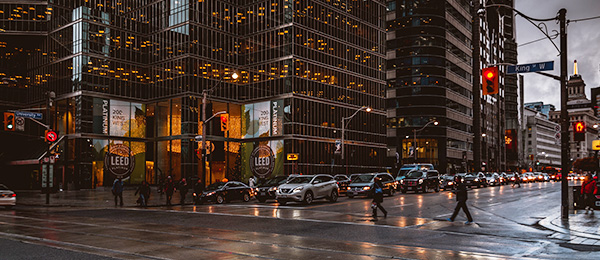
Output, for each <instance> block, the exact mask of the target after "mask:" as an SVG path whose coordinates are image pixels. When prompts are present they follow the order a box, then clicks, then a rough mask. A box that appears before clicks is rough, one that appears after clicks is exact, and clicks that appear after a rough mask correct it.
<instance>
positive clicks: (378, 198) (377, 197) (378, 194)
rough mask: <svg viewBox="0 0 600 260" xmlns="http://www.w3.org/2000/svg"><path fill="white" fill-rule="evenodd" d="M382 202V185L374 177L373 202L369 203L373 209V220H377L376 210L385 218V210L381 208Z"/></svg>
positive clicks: (379, 179)
mask: <svg viewBox="0 0 600 260" xmlns="http://www.w3.org/2000/svg"><path fill="white" fill-rule="evenodd" d="M382 202H383V183H382V182H381V178H379V177H375V183H373V202H372V203H371V208H373V218H377V209H380V210H381V212H383V217H384V218H387V210H385V209H384V208H383V206H381V203H382Z"/></svg>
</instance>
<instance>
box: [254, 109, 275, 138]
mask: <svg viewBox="0 0 600 260" xmlns="http://www.w3.org/2000/svg"><path fill="white" fill-rule="evenodd" d="M253 120H254V121H255V122H256V123H255V124H254V125H258V130H257V131H256V133H254V137H269V136H271V102H269V101H267V102H260V103H256V104H254V116H253Z"/></svg>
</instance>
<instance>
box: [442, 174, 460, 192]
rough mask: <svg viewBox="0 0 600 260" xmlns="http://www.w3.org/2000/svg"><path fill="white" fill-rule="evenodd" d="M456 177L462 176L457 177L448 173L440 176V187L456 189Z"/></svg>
mask: <svg viewBox="0 0 600 260" xmlns="http://www.w3.org/2000/svg"><path fill="white" fill-rule="evenodd" d="M455 178H460V177H455V176H452V175H447V174H444V175H442V176H440V189H444V190H454V189H455V188H456V182H455Z"/></svg>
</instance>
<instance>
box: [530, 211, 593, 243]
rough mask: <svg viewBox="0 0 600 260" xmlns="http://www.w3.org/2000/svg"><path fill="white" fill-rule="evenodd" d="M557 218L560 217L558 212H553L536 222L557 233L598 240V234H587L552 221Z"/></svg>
mask: <svg viewBox="0 0 600 260" xmlns="http://www.w3.org/2000/svg"><path fill="white" fill-rule="evenodd" d="M558 218H560V214H554V215H551V216H549V217H546V218H544V219H542V220H540V221H539V222H538V224H539V225H540V226H542V227H544V228H547V229H549V230H552V231H555V232H558V233H562V234H567V235H570V236H577V237H584V238H589V239H596V240H600V236H598V235H594V234H589V233H585V232H581V231H575V230H571V229H568V228H564V227H560V226H557V225H555V224H553V223H552V221H554V220H556V219H558Z"/></svg>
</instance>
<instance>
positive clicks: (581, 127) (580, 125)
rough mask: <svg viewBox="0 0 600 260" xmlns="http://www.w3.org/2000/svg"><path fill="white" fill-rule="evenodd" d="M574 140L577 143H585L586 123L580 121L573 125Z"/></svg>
mask: <svg viewBox="0 0 600 260" xmlns="http://www.w3.org/2000/svg"><path fill="white" fill-rule="evenodd" d="M573 140H574V141H575V142H582V141H585V122H583V121H578V122H575V123H573Z"/></svg>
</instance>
